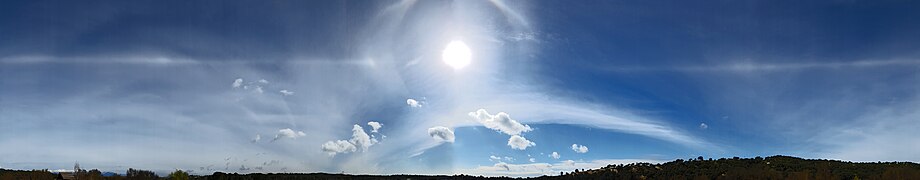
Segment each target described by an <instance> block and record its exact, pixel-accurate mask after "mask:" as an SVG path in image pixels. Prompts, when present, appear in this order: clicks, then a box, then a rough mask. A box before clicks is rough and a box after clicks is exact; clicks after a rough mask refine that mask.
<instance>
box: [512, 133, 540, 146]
mask: <svg viewBox="0 0 920 180" xmlns="http://www.w3.org/2000/svg"><path fill="white" fill-rule="evenodd" d="M536 145H537V143H534V142H530V140H527V139H526V138H524V137H521V136H518V135H512V136H511V138H509V139H508V146H511V149H517V150H525V149H527V147H531V146H536Z"/></svg>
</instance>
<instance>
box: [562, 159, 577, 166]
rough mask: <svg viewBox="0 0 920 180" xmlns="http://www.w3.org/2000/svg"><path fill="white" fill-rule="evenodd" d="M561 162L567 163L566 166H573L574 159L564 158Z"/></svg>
mask: <svg viewBox="0 0 920 180" xmlns="http://www.w3.org/2000/svg"><path fill="white" fill-rule="evenodd" d="M562 164H564V165H568V166H574V165H575V161H572V160H565V161H562Z"/></svg>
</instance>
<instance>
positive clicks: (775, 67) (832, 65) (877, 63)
mask: <svg viewBox="0 0 920 180" xmlns="http://www.w3.org/2000/svg"><path fill="white" fill-rule="evenodd" d="M905 65H908V66H909V65H915V66H920V60H863V61H851V62H805V63H755V62H742V63H732V64H719V65H709V66H707V65H693V66H665V67H650V66H618V67H609V68H605V69H606V70H608V71H612V72H623V73H629V72H734V73H742V72H778V71H792V70H806V69H845V68H873V67H888V66H905Z"/></svg>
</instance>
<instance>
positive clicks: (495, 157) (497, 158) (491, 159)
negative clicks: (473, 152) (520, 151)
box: [489, 155, 502, 161]
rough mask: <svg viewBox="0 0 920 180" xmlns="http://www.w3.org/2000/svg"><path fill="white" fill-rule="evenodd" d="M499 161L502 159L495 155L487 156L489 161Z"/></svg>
mask: <svg viewBox="0 0 920 180" xmlns="http://www.w3.org/2000/svg"><path fill="white" fill-rule="evenodd" d="M501 160H502V158H500V157H498V156H495V155H491V156H489V161H501Z"/></svg>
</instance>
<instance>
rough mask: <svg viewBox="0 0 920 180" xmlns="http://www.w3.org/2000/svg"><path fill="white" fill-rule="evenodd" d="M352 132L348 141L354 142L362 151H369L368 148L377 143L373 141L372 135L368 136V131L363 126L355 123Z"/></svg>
mask: <svg viewBox="0 0 920 180" xmlns="http://www.w3.org/2000/svg"><path fill="white" fill-rule="evenodd" d="M351 132H352V134H351V140H349V141H348V142H351V143H352V144H354V145H355V147H358V148H361V152H367V148H369V147H371V145H374V144H375V143H374V142H373V141H371V136H368V135H367V133H365V132H364V128H361V126H359V125H357V124H355V126H354V127H353V128H352V129H351Z"/></svg>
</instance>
